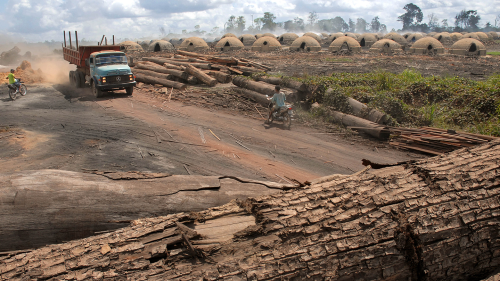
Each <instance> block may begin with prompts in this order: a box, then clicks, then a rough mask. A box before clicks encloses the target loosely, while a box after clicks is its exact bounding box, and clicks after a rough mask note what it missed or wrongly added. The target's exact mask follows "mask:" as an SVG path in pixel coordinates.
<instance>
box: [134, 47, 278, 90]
mask: <svg viewBox="0 0 500 281" xmlns="http://www.w3.org/2000/svg"><path fill="white" fill-rule="evenodd" d="M134 65H135V67H134V69H133V72H134V73H137V74H141V75H139V76H138V77H137V81H138V82H143V83H148V84H160V85H163V86H165V87H172V88H175V89H184V88H185V87H186V84H200V83H201V84H205V85H208V86H210V87H213V86H215V85H216V84H217V83H230V82H231V80H232V76H231V75H233V74H237V75H247V76H248V75H252V74H253V73H257V72H265V71H268V70H271V68H270V67H267V66H265V65H262V64H259V63H256V62H253V61H249V60H246V59H236V58H232V57H231V58H225V57H215V56H209V55H203V54H197V53H191V52H186V51H180V50H179V51H178V52H177V54H176V55H173V56H172V57H168V58H167V57H144V58H142V61H138V62H136V63H135V64H134ZM146 71H150V72H146ZM151 71H152V72H157V73H161V74H165V75H162V76H158V75H153V74H152V73H151ZM158 78H160V79H164V80H158ZM165 80H170V81H174V82H176V83H170V82H165ZM181 84H183V85H181Z"/></svg>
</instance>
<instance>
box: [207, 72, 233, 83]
mask: <svg viewBox="0 0 500 281" xmlns="http://www.w3.org/2000/svg"><path fill="white" fill-rule="evenodd" d="M205 73H206V74H208V75H210V76H213V77H215V79H217V81H218V82H219V83H231V81H233V77H232V76H231V75H230V74H227V73H224V72H221V71H214V70H210V71H206V72H205Z"/></svg>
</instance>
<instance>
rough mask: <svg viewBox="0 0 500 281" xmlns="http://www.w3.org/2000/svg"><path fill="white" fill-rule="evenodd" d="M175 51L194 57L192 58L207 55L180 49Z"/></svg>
mask: <svg viewBox="0 0 500 281" xmlns="http://www.w3.org/2000/svg"><path fill="white" fill-rule="evenodd" d="M177 53H178V54H181V55H184V56H188V57H194V58H203V57H209V56H207V55H203V54H198V53H192V52H188V51H181V50H177Z"/></svg>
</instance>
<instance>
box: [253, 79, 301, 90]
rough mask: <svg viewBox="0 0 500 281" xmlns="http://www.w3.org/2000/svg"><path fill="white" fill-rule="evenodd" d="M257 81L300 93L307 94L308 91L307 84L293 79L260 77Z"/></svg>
mask: <svg viewBox="0 0 500 281" xmlns="http://www.w3.org/2000/svg"><path fill="white" fill-rule="evenodd" d="M256 80H257V81H263V82H266V83H269V84H273V85H281V86H283V87H287V88H290V89H294V90H297V91H300V92H306V91H307V90H308V89H307V85H306V84H304V83H302V82H299V81H295V80H292V79H282V78H279V77H270V76H260V77H256Z"/></svg>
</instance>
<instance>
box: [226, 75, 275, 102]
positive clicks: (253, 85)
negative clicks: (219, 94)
mask: <svg viewBox="0 0 500 281" xmlns="http://www.w3.org/2000/svg"><path fill="white" fill-rule="evenodd" d="M233 84H234V85H236V86H238V87H242V88H245V89H248V90H252V91H256V92H259V93H261V94H263V95H268V96H270V97H272V96H273V95H274V87H275V86H274V85H271V84H268V83H264V82H255V81H253V80H250V79H248V78H246V77H243V76H236V77H234V78H233Z"/></svg>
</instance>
